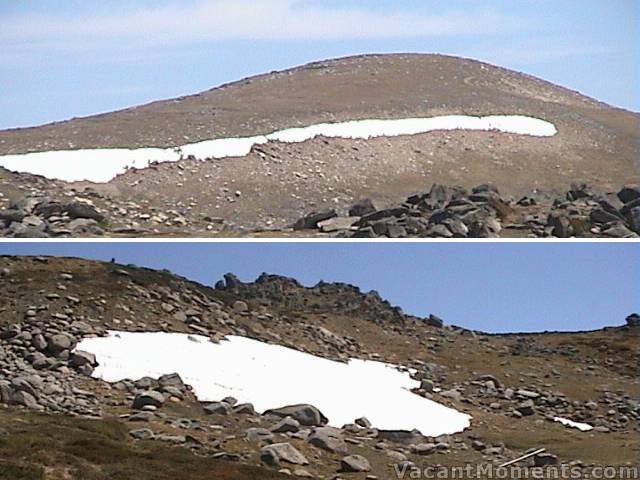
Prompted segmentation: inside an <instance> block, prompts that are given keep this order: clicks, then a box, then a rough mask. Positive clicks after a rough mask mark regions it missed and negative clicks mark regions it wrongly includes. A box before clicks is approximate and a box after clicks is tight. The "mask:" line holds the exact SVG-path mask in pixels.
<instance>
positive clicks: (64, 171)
mask: <svg viewBox="0 0 640 480" xmlns="http://www.w3.org/2000/svg"><path fill="white" fill-rule="evenodd" d="M437 130H481V131H491V130H496V131H500V132H505V133H514V134H519V135H531V136H536V137H552V136H554V135H555V134H556V133H557V130H556V127H555V125H554V124H553V123H550V122H547V121H545V120H540V119H538V118H532V117H527V116H522V115H492V116H487V117H473V116H468V115H442V116H438V117H428V118H403V119H396V120H380V119H372V120H353V121H349V122H339V123H320V124H317V125H311V126H308V127H301V128H288V129H286V130H280V131H277V132H273V133H270V134H268V135H257V136H254V137H239V138H218V139H214V140H205V141H202V142H197V143H191V144H187V145H182V146H179V147H176V148H166V149H163V148H138V149H133V150H129V149H124V148H99V149H84V150H58V151H46V152H34V153H25V154H18V155H4V156H0V166H1V167H4V168H6V169H8V170H12V171H16V172H22V173H32V174H34V175H42V176H44V177H46V178H50V179H58V180H64V181H67V182H76V181H82V180H87V181H90V182H96V183H106V182H108V181H110V180H112V179H113V178H115V177H116V176H117V175H119V174H121V173H124V172H125V171H126V170H127V169H128V168H146V167H148V166H149V165H150V164H151V163H152V162H159V163H162V162H177V161H179V160H180V159H181V158H184V157H188V156H190V155H193V156H194V157H195V158H197V159H200V160H204V159H206V158H227V157H242V156H245V155H247V154H248V153H249V152H250V151H251V148H252V147H253V146H254V145H260V144H264V143H266V142H268V141H270V140H277V141H281V142H288V143H297V142H304V141H306V140H309V139H312V138H314V137H317V136H319V135H323V136H325V137H331V138H354V139H355V138H359V139H368V138H374V137H384V136H388V137H393V136H399V135H416V134H419V133H427V132H432V131H437Z"/></svg>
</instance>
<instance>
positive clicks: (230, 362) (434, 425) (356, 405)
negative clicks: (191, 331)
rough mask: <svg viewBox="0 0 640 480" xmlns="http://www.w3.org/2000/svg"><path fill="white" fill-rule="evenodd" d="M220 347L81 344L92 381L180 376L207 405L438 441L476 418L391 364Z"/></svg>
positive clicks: (273, 348)
mask: <svg viewBox="0 0 640 480" xmlns="http://www.w3.org/2000/svg"><path fill="white" fill-rule="evenodd" d="M226 338H227V339H226V340H225V341H222V342H220V343H219V344H216V343H213V342H211V341H209V339H208V338H206V337H203V336H200V335H188V334H182V333H164V332H153V333H131V332H116V331H110V332H109V333H108V336H107V337H99V338H85V339H84V340H82V341H81V342H80V343H79V344H78V346H77V349H78V350H84V351H88V352H91V353H93V354H95V355H96V358H97V360H98V363H99V366H98V367H97V368H96V370H95V371H94V373H93V376H94V377H97V378H101V379H103V380H105V381H108V382H116V381H119V380H124V379H127V378H128V379H132V380H135V379H139V378H141V377H144V376H150V377H155V378H157V377H159V376H160V375H163V374H168V373H174V372H176V373H178V374H179V375H180V376H181V377H182V379H183V380H184V382H185V383H187V384H189V385H191V386H192V387H193V389H194V393H195V395H196V396H197V398H198V399H199V400H201V401H219V400H221V399H222V398H224V397H226V396H229V395H231V396H233V397H235V398H237V399H238V400H239V401H240V402H251V403H253V405H254V407H255V408H256V410H257V411H259V412H264V411H265V410H268V409H270V408H278V407H283V406H285V405H293V404H299V403H309V404H311V405H314V406H316V407H317V408H319V409H320V411H322V412H323V413H324V414H325V415H326V416H327V418H328V419H329V424H330V425H332V426H336V427H341V426H342V425H343V424H346V423H352V422H353V421H354V419H356V418H358V417H361V416H365V417H367V418H368V419H369V420H370V421H371V422H372V423H373V425H374V426H376V427H377V428H380V429H390V430H412V429H414V428H417V429H418V430H420V431H421V432H422V433H423V434H424V435H428V436H438V435H443V434H450V433H455V432H460V431H462V430H464V429H465V428H467V427H468V426H469V423H470V419H471V417H470V416H469V415H466V414H464V413H460V412H458V411H457V410H454V409H452V408H448V407H445V406H444V405H440V404H439V403H436V402H433V401H431V400H428V399H425V398H422V397H420V396H418V395H416V394H414V393H412V392H411V391H410V389H411V388H414V387H418V386H419V384H420V382H418V381H416V380H413V379H411V377H410V376H409V374H408V373H406V372H401V371H399V370H397V368H396V367H395V366H393V365H389V364H385V363H381V362H374V361H365V360H357V359H351V360H350V361H349V362H348V363H341V362H336V361H333V360H328V359H325V358H322V357H317V356H314V355H311V354H308V353H304V352H300V351H297V350H293V349H291V348H286V347H282V346H277V345H270V344H267V343H263V342H260V341H257V340H253V339H250V338H245V337H239V336H229V337H226Z"/></svg>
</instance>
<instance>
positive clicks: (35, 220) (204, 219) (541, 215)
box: [0, 176, 640, 238]
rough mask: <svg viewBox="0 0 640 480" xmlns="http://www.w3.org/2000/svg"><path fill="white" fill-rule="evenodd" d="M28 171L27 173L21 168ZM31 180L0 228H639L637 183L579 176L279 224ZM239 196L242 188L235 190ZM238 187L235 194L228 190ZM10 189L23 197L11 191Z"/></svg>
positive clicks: (514, 232)
mask: <svg viewBox="0 0 640 480" xmlns="http://www.w3.org/2000/svg"><path fill="white" fill-rule="evenodd" d="M21 177H22V176H21ZM32 181H33V182H35V183H34V184H33V185H32V186H31V187H30V188H29V192H28V193H27V194H26V195H25V192H24V189H23V191H22V192H21V193H20V194H17V195H16V194H12V195H3V194H2V193H1V192H0V236H2V237H13V238H68V237H103V236H109V237H132V236H133V237H136V236H137V237H146V236H160V235H165V236H240V235H244V236H274V237H280V236H306V237H308V236H317V237H338V238H346V237H352V238H412V237H414V238H415V237H422V238H429V237H430V238H514V237H525V238H570V237H582V238H637V237H638V236H639V235H640V187H638V186H637V185H628V186H625V187H622V188H621V189H619V190H618V191H617V192H616V193H598V192H596V191H595V190H593V189H591V188H589V187H588V186H587V185H584V184H581V185H574V186H572V187H571V188H570V189H569V190H568V191H567V192H566V193H565V194H564V195H561V196H558V195H554V194H551V193H549V192H544V191H538V190H533V191H531V192H530V193H529V194H528V195H525V196H522V197H518V198H515V197H512V196H507V195H502V194H501V193H500V192H499V190H498V189H497V188H496V187H495V186H493V185H490V184H482V185H478V186H476V187H474V188H472V189H470V190H467V189H465V188H463V187H460V186H447V185H441V184H434V185H432V187H431V188H430V190H429V191H426V192H423V193H416V194H413V195H411V196H409V197H407V198H406V199H405V201H404V202H402V203H400V204H397V205H386V206H384V208H380V207H377V206H376V203H375V202H373V201H371V200H369V199H363V200H360V201H357V202H355V203H353V204H351V205H350V206H349V205H346V206H344V207H343V208H330V209H320V210H316V211H313V212H310V213H308V214H306V215H304V216H303V217H302V218H300V219H299V220H297V221H296V222H289V225H288V226H284V225H286V224H287V221H286V219H280V220H279V221H278V222H276V223H277V224H280V225H283V226H282V227H275V226H274V224H273V223H272V222H271V221H269V222H267V223H263V224H261V225H255V224H254V225H253V226H241V225H238V224H237V223H235V222H234V221H233V220H231V219H225V218H223V217H217V216H206V215H205V216H202V215H194V214H193V212H192V211H191V207H190V206H188V205H185V204H183V203H180V202H178V203H176V204H175V205H172V206H170V207H168V208H166V209H159V208H157V207H153V206H151V205H149V204H139V203H135V202H133V201H122V200H120V199H118V198H117V197H115V196H111V195H109V194H108V193H105V192H99V191H97V190H94V189H93V188H91V187H85V188H81V189H78V190H76V189H71V190H69V189H68V188H67V187H66V186H64V185H63V183H64V182H53V183H52V182H49V181H45V180H44V179H39V178H37V177H33V178H32ZM237 195H238V196H240V195H241V193H240V192H237ZM232 196H233V195H232ZM10 197H11V198H14V199H16V198H17V199H18V200H10Z"/></svg>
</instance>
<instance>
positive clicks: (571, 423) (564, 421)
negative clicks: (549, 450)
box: [553, 417, 593, 432]
mask: <svg viewBox="0 0 640 480" xmlns="http://www.w3.org/2000/svg"><path fill="white" fill-rule="evenodd" d="M553 421H554V422H560V423H561V424H563V425H564V426H565V427H571V428H577V429H578V430H580V431H581V432H588V431H589V430H593V427H592V426H591V425H589V424H588V423H579V422H574V421H573V420H569V419H568V418H562V417H553Z"/></svg>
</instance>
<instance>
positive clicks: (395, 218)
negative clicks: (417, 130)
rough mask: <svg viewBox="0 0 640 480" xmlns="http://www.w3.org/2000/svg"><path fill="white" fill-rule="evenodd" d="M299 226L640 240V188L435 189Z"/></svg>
mask: <svg viewBox="0 0 640 480" xmlns="http://www.w3.org/2000/svg"><path fill="white" fill-rule="evenodd" d="M294 229H296V230H305V229H316V230H318V231H320V232H324V233H330V234H332V235H335V236H341V237H354V238H377V237H388V238H408V237H435V238H495V237H501V236H503V237H537V238H549V237H556V238H569V237H604V238H637V237H638V236H639V234H640V187H638V186H627V187H624V188H622V189H621V190H620V191H619V192H618V193H617V195H613V194H606V195H599V194H596V193H594V192H593V191H592V190H590V189H589V188H588V187H587V186H586V185H575V186H572V187H571V189H570V190H569V191H567V193H566V195H565V196H564V197H554V196H552V195H549V194H545V193H543V192H536V191H534V192H532V193H531V194H530V195H525V196H523V197H521V198H519V199H517V200H515V199H513V198H509V197H504V196H501V195H500V192H499V191H498V189H497V188H496V187H494V186H492V185H487V184H483V185H478V186H476V187H474V188H472V189H471V191H468V190H466V189H465V188H462V187H449V186H446V185H433V186H432V187H431V190H429V191H428V192H425V193H418V194H415V195H411V196H410V197H407V199H406V200H405V202H404V203H402V204H401V205H398V206H396V207H392V208H385V209H376V208H375V206H374V204H373V202H371V201H370V200H368V199H367V200H362V201H360V202H358V203H356V204H354V205H353V206H352V207H351V208H350V209H349V211H348V212H347V216H339V215H338V213H337V212H336V211H335V210H326V211H320V212H313V213H310V214H309V215H307V216H305V217H303V218H301V219H300V220H299V221H298V222H297V223H296V224H295V225H294Z"/></svg>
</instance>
